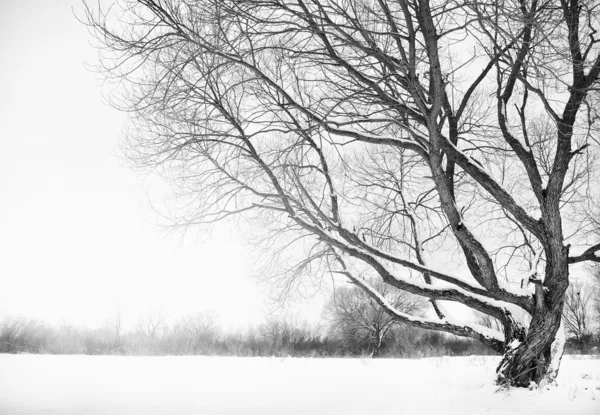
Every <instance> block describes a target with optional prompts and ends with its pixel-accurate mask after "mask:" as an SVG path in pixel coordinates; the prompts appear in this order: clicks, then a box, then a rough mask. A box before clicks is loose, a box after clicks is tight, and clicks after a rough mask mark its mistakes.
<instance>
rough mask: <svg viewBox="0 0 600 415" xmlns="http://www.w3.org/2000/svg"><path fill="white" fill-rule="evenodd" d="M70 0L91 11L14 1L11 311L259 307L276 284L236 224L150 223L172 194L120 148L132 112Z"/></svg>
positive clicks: (3, 87) (0, 214)
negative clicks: (102, 72) (156, 206)
mask: <svg viewBox="0 0 600 415" xmlns="http://www.w3.org/2000/svg"><path fill="white" fill-rule="evenodd" d="M72 7H74V8H75V11H76V12H77V11H79V12H81V3H80V2H78V1H76V0H52V1H47V0H25V1H23V0H20V1H18V2H8V3H6V4H4V5H3V8H2V14H1V17H0V20H1V24H0V36H1V39H2V40H1V55H0V140H1V141H0V143H1V145H2V147H1V150H0V152H1V154H2V162H1V163H0V202H1V203H0V319H1V318H2V317H5V316H25V317H36V318H40V319H43V320H46V321H60V320H67V321H69V322H77V323H87V324H99V323H100V322H102V321H103V320H104V319H106V318H107V317H109V316H110V315H111V314H113V313H114V312H115V310H116V309H117V308H119V309H121V310H122V312H123V314H124V316H125V318H126V319H129V320H132V319H135V318H137V317H136V316H137V315H139V314H140V313H141V314H143V313H145V312H147V311H148V310H152V309H156V308H162V309H164V310H165V311H166V313H168V314H169V315H171V316H178V315H181V314H185V313H189V312H193V311H195V310H202V309H215V310H217V312H218V313H219V314H220V316H221V321H222V322H223V324H226V325H233V326H236V325H237V326H240V325H241V326H244V325H247V324H248V323H252V322H257V321H259V320H260V318H261V315H262V312H263V311H264V310H265V302H266V301H265V296H264V295H262V294H261V293H260V291H259V289H258V288H257V286H256V284H254V282H253V280H252V279H251V278H250V273H251V271H252V268H251V266H250V265H251V256H250V255H249V251H248V248H245V247H244V246H243V245H242V243H241V241H240V238H239V237H238V236H237V235H236V233H235V231H232V230H227V229H225V230H222V231H221V232H219V233H218V235H212V236H211V237H209V238H208V239H207V241H206V242H202V241H200V240H194V238H188V240H186V242H185V243H182V242H181V240H180V238H178V237H176V236H174V237H168V238H166V239H165V234H164V233H161V232H160V231H157V230H156V229H155V228H154V227H153V226H151V225H150V223H152V222H154V219H155V217H154V214H153V211H152V210H151V209H150V208H149V203H148V200H149V199H148V196H147V193H149V194H150V195H151V198H155V197H157V198H158V199H157V200H158V201H159V202H160V200H159V199H160V196H156V194H158V195H160V190H161V189H160V186H156V185H157V183H156V182H155V181H154V182H152V180H143V178H141V177H139V176H136V174H135V173H133V172H132V171H130V170H128V169H126V168H124V167H122V166H121V165H120V164H122V163H120V162H119V160H118V158H117V157H116V156H115V155H114V154H115V153H116V149H115V146H116V143H117V140H118V136H119V133H120V131H121V129H122V125H123V121H124V117H123V115H122V114H120V113H118V112H117V111H115V110H113V109H112V108H110V107H108V106H106V105H105V104H103V100H102V88H101V82H100V81H99V77H98V75H97V74H94V73H92V72H90V71H89V70H87V69H85V67H84V61H85V62H88V63H94V61H95V59H96V51H95V50H94V49H93V48H92V47H91V46H90V44H89V41H90V37H89V36H88V34H87V32H86V30H85V28H84V27H83V25H82V24H80V23H79V22H77V21H76V19H75V18H74V16H73V12H72V10H71V8H72ZM158 184H160V183H158ZM153 203H156V200H153ZM301 310H302V308H301ZM303 312H305V310H304V311H303ZM318 313H319V310H317V309H314V308H313V309H311V311H310V313H309V315H306V314H304V315H306V316H307V317H311V318H314V317H315V316H317V315H318Z"/></svg>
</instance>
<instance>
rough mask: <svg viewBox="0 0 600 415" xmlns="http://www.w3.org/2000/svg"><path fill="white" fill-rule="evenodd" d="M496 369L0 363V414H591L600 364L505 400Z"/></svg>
mask: <svg viewBox="0 0 600 415" xmlns="http://www.w3.org/2000/svg"><path fill="white" fill-rule="evenodd" d="M497 361H498V359H497V358H489V357H480V356H473V357H444V358H430V359H420V360H400V359H394V360H392V359H376V360H373V359H293V358H287V359H281V358H235V357H232V358H223V357H122V356H43V355H1V354H0V414H2V415H13V414H14V415H20V414H27V415H30V414H61V415H67V414H77V415H79V414H91V415H97V414H111V415H112V414H128V415H155V414H177V415H183V414H261V415H262V414H277V415H281V414H295V413H301V414H344V415H348V414H360V415H368V414H385V415H388V414H438V415H439V414H454V413H456V414H478V415H479V414H521V413H522V414H542V413H543V414H545V415H547V414H596V415H598V414H600V359H589V358H578V357H569V356H567V357H565V358H564V359H563V365H562V369H561V375H560V376H559V384H558V386H553V387H551V388H550V389H549V390H546V389H544V390H541V389H538V390H527V389H519V390H516V389H512V390H509V391H496V389H497V388H496V387H495V386H494V385H493V378H494V368H495V365H496V363H497Z"/></svg>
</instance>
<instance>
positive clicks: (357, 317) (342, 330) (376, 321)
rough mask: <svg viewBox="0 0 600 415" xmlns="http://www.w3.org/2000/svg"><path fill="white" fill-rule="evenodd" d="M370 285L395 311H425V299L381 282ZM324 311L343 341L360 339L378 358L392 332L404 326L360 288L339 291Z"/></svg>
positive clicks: (340, 289)
mask: <svg viewBox="0 0 600 415" xmlns="http://www.w3.org/2000/svg"><path fill="white" fill-rule="evenodd" d="M371 286H372V287H373V288H374V289H376V290H377V291H378V292H379V293H380V294H381V296H382V297H383V298H384V299H385V300H386V301H387V302H388V303H389V304H390V305H391V306H392V307H394V309H396V310H398V311H400V312H402V313H406V314H412V315H418V314H419V312H422V311H423V310H424V308H425V305H426V304H425V302H424V301H423V298H422V297H417V296H414V295H411V294H410V293H408V292H406V291H401V290H397V289H395V288H393V287H392V286H390V285H388V284H385V283H383V282H382V281H372V282H371ZM325 312H326V314H327V315H328V318H329V320H330V321H331V328H332V329H333V330H334V331H337V332H338V333H339V334H341V337H342V338H343V339H344V341H346V342H347V343H349V342H353V341H354V342H355V341H357V340H358V342H363V343H366V344H368V346H369V352H370V354H371V356H372V357H377V356H379V352H380V349H381V346H382V345H383V343H384V341H385V339H386V337H388V335H389V334H390V330H391V329H392V328H393V327H394V326H396V325H399V324H402V323H401V322H400V321H399V320H397V319H395V318H394V316H393V315H390V314H389V313H387V311H386V310H385V309H384V308H383V307H382V306H381V305H379V303H378V302H377V301H376V300H375V299H374V298H373V297H371V296H369V295H368V294H367V293H366V292H365V291H364V290H362V289H361V288H359V287H352V286H351V287H340V288H337V289H336V290H335V292H334V293H333V295H332V296H331V299H330V300H329V303H328V304H327V305H326V308H325Z"/></svg>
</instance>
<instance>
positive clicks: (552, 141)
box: [83, 0, 600, 386]
mask: <svg viewBox="0 0 600 415" xmlns="http://www.w3.org/2000/svg"><path fill="white" fill-rule="evenodd" d="M598 13H599V11H598V4H597V3H596V2H594V1H580V0H547V1H538V0H506V1H495V2H477V1H445V0H429V1H428V0H197V1H186V0H139V1H121V2H119V3H118V6H117V7H114V8H113V9H112V13H108V14H106V13H103V12H102V11H100V10H92V9H90V8H87V9H86V17H85V18H84V19H83V20H84V21H85V22H86V23H87V24H88V26H89V28H90V31H91V32H92V33H93V35H94V36H95V38H96V39H97V40H98V41H99V47H100V48H101V51H102V54H101V60H100V62H101V69H102V70H104V71H105V73H106V74H107V75H108V76H109V77H112V78H113V79H116V80H118V81H120V82H121V83H120V86H121V87H120V88H118V92H119V95H118V96H117V97H118V98H117V99H115V100H114V101H113V102H114V104H115V105H116V106H117V107H119V108H122V109H124V110H127V111H129V112H130V114H131V122H130V124H129V128H128V130H127V132H126V137H125V140H124V147H125V148H126V151H127V154H128V155H129V157H131V159H132V160H133V161H134V162H135V163H136V164H137V165H138V166H141V167H145V168H149V169H158V170H160V171H161V172H163V173H165V175H166V176H168V177H170V178H172V179H174V180H175V182H176V183H177V186H176V190H177V192H178V194H179V196H181V198H180V199H179V200H180V201H181V202H182V203H181V204H180V209H181V210H180V211H179V212H180V215H179V216H177V217H176V218H174V220H175V221H176V223H177V224H181V225H185V226H190V225H198V226H209V225H210V224H212V223H215V222H218V221H221V220H226V219H229V218H232V217H242V218H244V219H245V220H246V221H247V222H248V223H253V224H256V225H259V228H260V229H262V230H263V239H262V240H263V242H264V243H265V245H266V246H267V247H268V248H269V249H271V250H272V252H273V253H274V254H275V253H277V256H278V257H280V258H283V260H282V261H280V262H279V264H280V265H283V264H288V265H289V264H290V263H291V261H292V260H296V262H295V263H294V264H292V265H289V266H288V267H287V268H282V269H281V270H282V271H285V272H282V273H278V274H277V275H278V279H277V280H276V281H277V282H279V283H281V288H282V289H287V290H288V291H292V289H293V288H294V287H297V286H299V284H301V283H302V282H301V281H303V279H306V278H317V277H319V276H321V275H324V274H325V273H334V274H337V275H343V276H345V277H347V278H349V279H350V280H351V281H352V282H353V283H354V284H355V285H357V286H359V287H361V288H362V289H363V290H364V291H365V292H366V293H368V294H369V295H370V296H371V297H372V298H373V299H374V300H375V301H377V302H378V303H379V304H380V305H381V306H382V307H383V308H385V309H386V311H387V312H388V313H389V314H390V315H391V316H393V317H394V318H395V319H397V320H398V321H402V322H404V323H406V324H411V325H414V326H418V327H423V328H427V329H436V330H442V331H446V332H450V333H454V334H457V335H461V336H468V337H472V338H475V339H478V340H480V341H481V342H482V343H484V344H486V345H487V346H489V347H490V348H492V349H494V350H496V351H497V352H498V353H501V354H503V359H502V362H501V364H500V366H499V367H498V381H500V382H505V383H509V384H515V385H520V386H527V385H529V384H530V382H532V381H533V382H540V381H551V380H553V379H554V378H555V377H556V375H557V373H558V368H559V363H560V358H561V356H562V344H563V341H562V340H563V339H564V337H563V336H562V335H561V333H562V331H563V328H562V326H561V315H562V309H563V304H564V299H565V292H566V290H567V288H568V286H569V268H570V266H571V265H572V264H576V263H582V262H586V261H595V262H598V261H600V256H599V255H598V251H599V250H600V244H599V243H598V241H597V240H594V239H593V238H592V237H591V236H590V233H589V232H590V226H591V225H590V222H589V221H588V220H587V219H589V217H591V216H593V215H592V214H593V213H594V212H590V209H589V206H592V205H590V204H589V203H588V201H589V199H590V197H591V196H593V191H592V190H593V186H594V185H597V182H596V183H594V181H595V180H596V176H595V170H594V162H595V157H594V155H595V152H594V148H595V146H597V144H598V139H597V136H596V132H597V120H598V113H597V108H598V107H597V105H596V101H597V92H596V88H597V86H598V76H599V74H600V47H599V45H598V42H599V40H598V34H597V33H598V29H599V28H600V24H599V21H598ZM591 189H592V190H591ZM596 206H597V205H596ZM245 223H246V222H245ZM298 252H303V256H302V257H299V254H298ZM274 272H275V271H274ZM359 276H367V277H374V276H376V277H378V278H380V279H381V280H382V281H384V282H385V283H387V284H389V285H391V286H393V287H395V288H396V289H400V290H404V291H407V292H410V293H412V294H416V295H419V296H423V297H426V298H428V299H430V300H431V305H432V312H431V316H430V317H418V316H414V315H411V314H409V313H405V312H403V311H401V310H398V309H396V308H394V307H393V305H392V304H390V303H389V302H387V301H386V300H385V298H384V297H383V296H382V295H381V293H380V292H378V290H377V289H376V287H374V286H373V285H372V284H369V283H368V278H365V279H363V278H361V277H359ZM446 302H453V303H458V304H463V305H465V306H467V307H470V308H471V309H474V310H476V311H478V312H480V313H484V314H486V315H489V316H491V317H493V318H496V319H497V320H499V321H500V322H501V323H502V332H500V331H497V330H492V329H489V328H487V329H486V328H484V327H481V326H477V325H472V324H466V323H463V322H461V321H460V320H458V319H456V318H453V316H452V315H451V313H449V312H448V311H446V309H445V308H444V305H445V304H444V303H446ZM519 311H524V312H526V313H527V314H529V315H530V317H531V318H530V323H529V324H528V325H524V324H523V323H522V322H521V321H520V320H519V319H518V318H515V317H514V316H515V315H518V312H519ZM527 320H529V319H527Z"/></svg>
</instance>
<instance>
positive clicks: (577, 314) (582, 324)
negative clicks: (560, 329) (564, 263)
mask: <svg viewBox="0 0 600 415" xmlns="http://www.w3.org/2000/svg"><path fill="white" fill-rule="evenodd" d="M591 300H592V291H591V290H590V289H589V287H587V286H584V285H583V284H582V283H581V282H575V283H573V284H571V285H570V286H569V289H568V290H567V294H566V296H565V307H564V309H563V319H564V321H565V328H566V330H567V333H569V334H571V335H572V336H574V337H575V339H576V340H577V341H582V340H583V339H584V338H585V336H587V335H588V334H590V331H589V329H590V324H591V322H592V321H591V320H592V315H591V313H592V309H591V306H592V302H591Z"/></svg>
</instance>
